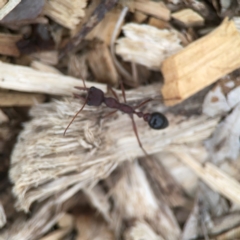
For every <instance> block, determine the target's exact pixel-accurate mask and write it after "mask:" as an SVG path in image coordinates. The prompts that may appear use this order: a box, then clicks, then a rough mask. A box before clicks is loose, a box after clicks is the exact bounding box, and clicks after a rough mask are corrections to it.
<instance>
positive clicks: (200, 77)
mask: <svg viewBox="0 0 240 240" xmlns="http://www.w3.org/2000/svg"><path fill="white" fill-rule="evenodd" d="M239 54H240V34H239V32H238V31H237V29H236V27H235V25H234V22H233V21H229V20H227V19H226V20H224V22H223V23H222V24H221V25H220V26H219V27H218V28H217V29H215V30H214V31H213V32H212V33H210V34H208V35H207V36H205V37H203V38H201V39H199V40H197V41H195V42H193V43H192V44H190V45H188V46H187V47H186V48H185V49H183V50H182V51H180V52H179V53H177V54H175V55H173V56H171V57H169V58H168V59H166V60H165V61H164V62H163V64H162V72H163V75H164V79H165V83H164V86H163V88H162V94H163V96H164V98H165V99H176V100H172V101H167V102H166V104H167V105H173V104H175V103H177V102H180V101H181V100H184V99H186V98H187V97H189V96H191V95H193V94H194V93H196V92H197V91H199V90H201V89H203V88H204V87H206V86H208V85H210V84H212V83H213V82H215V81H216V80H217V79H218V78H220V77H222V76H224V75H226V74H227V73H230V72H232V71H233V70H235V69H237V68H239V67H240V58H238V56H239Z"/></svg>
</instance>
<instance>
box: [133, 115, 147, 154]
mask: <svg viewBox="0 0 240 240" xmlns="http://www.w3.org/2000/svg"><path fill="white" fill-rule="evenodd" d="M129 116H130V118H131V120H132V125H133V131H134V133H135V135H136V138H137V141H138V145H139V147H140V148H141V149H142V150H143V152H144V154H145V155H146V156H148V154H147V152H146V150H145V149H144V148H143V146H142V143H141V141H140V138H139V136H138V131H137V126H136V123H135V121H134V118H133V115H132V114H129Z"/></svg>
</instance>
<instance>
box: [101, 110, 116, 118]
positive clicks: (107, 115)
mask: <svg viewBox="0 0 240 240" xmlns="http://www.w3.org/2000/svg"><path fill="white" fill-rule="evenodd" d="M117 111H118V109H117V110H114V111H112V112H110V113H108V114H106V115H105V116H103V118H107V117H109V116H111V115H112V114H114V113H115V112H117Z"/></svg>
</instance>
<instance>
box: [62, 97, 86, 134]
mask: <svg viewBox="0 0 240 240" xmlns="http://www.w3.org/2000/svg"><path fill="white" fill-rule="evenodd" d="M87 97H88V95H87ZM87 97H86V99H85V102H84V103H83V105H82V107H81V109H80V110H79V111H78V112H77V113H76V114H75V116H74V117H73V118H72V120H71V122H70V123H69V124H68V126H67V127H66V129H65V131H64V133H63V136H65V134H66V132H67V130H68V128H69V127H70V125H71V124H72V123H73V121H74V120H75V118H76V117H77V115H78V114H79V113H80V112H81V111H82V110H83V108H84V107H85V105H86V103H87V99H88V98H87Z"/></svg>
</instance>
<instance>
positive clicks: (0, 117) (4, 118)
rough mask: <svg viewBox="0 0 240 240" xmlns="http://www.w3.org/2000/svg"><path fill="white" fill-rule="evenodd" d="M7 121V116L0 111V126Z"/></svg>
mask: <svg viewBox="0 0 240 240" xmlns="http://www.w3.org/2000/svg"><path fill="white" fill-rule="evenodd" d="M0 104H1V103H0ZM8 121H9V119H8V117H7V115H6V114H5V113H4V112H3V111H2V110H1V109H0V124H1V123H4V122H8Z"/></svg>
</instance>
